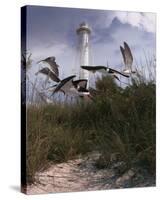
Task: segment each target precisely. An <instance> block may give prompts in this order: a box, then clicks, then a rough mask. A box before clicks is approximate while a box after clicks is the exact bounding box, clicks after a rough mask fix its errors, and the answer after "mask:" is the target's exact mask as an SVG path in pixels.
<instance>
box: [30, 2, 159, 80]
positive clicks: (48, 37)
mask: <svg viewBox="0 0 160 200" xmlns="http://www.w3.org/2000/svg"><path fill="white" fill-rule="evenodd" d="M83 21H85V22H87V23H88V24H89V26H90V27H91V29H92V33H91V36H90V47H91V48H90V62H91V64H93V65H96V64H98V65H106V64H107V61H108V63H109V65H110V66H113V67H114V68H116V69H118V70H122V63H123V62H122V55H121V52H120V49H119V46H120V45H123V41H126V42H127V43H128V44H129V46H130V47H131V50H132V53H133V56H134V64H135V62H136V63H138V65H145V64H146V59H145V55H144V54H146V55H147V57H152V56H155V53H156V52H155V51H156V30H155V29H156V25H155V23H156V15H155V14H154V13H140V12H123V11H107V10H92V9H77V8H76V9H74V8H58V7H41V6H29V7H28V10H27V50H28V51H29V52H31V53H32V59H33V66H32V68H31V69H30V71H29V73H30V75H31V76H32V77H33V76H34V73H35V72H36V71H37V70H38V67H40V66H38V65H37V64H36V62H37V61H38V60H41V59H43V58H46V57H48V56H55V57H56V60H57V63H58V64H59V65H60V78H64V77H66V76H67V75H70V74H73V73H74V69H76V68H77V67H78V65H79V61H78V58H77V55H78V53H77V45H78V38H77V37H78V36H77V35H76V29H77V28H78V26H79V24H80V23H81V22H83ZM41 65H42V64H41Z"/></svg>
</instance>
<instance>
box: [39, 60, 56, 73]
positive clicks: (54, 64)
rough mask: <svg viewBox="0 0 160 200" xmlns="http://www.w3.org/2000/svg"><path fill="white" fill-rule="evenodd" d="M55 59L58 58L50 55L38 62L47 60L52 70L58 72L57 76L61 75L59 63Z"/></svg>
mask: <svg viewBox="0 0 160 200" xmlns="http://www.w3.org/2000/svg"><path fill="white" fill-rule="evenodd" d="M55 60H56V58H55V57H54V56H52V57H48V58H46V59H44V60H40V61H39V62H38V63H40V62H46V63H47V64H49V66H50V67H51V70H52V72H54V73H55V74H56V76H57V77H59V69H58V67H59V65H58V64H57V63H56V61H55Z"/></svg>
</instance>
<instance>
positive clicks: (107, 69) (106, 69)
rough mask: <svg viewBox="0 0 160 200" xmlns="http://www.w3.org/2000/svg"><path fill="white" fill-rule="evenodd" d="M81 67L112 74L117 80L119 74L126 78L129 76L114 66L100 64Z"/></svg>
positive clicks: (93, 71)
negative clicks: (113, 67)
mask: <svg viewBox="0 0 160 200" xmlns="http://www.w3.org/2000/svg"><path fill="white" fill-rule="evenodd" d="M81 68H82V69H85V70H88V71H90V72H92V73H95V72H97V71H98V72H100V73H103V74H111V75H112V76H113V77H114V78H116V79H117V80H119V78H118V76H117V74H119V75H122V76H124V77H126V78H129V75H128V74H125V73H122V72H119V71H117V70H115V69H112V68H110V67H106V66H101V65H98V66H81ZM119 81H120V80H119Z"/></svg>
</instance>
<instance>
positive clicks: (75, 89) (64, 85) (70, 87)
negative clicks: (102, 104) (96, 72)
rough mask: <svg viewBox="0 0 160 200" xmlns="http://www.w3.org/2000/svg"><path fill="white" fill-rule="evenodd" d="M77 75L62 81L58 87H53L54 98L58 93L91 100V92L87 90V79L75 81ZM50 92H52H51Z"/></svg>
mask: <svg viewBox="0 0 160 200" xmlns="http://www.w3.org/2000/svg"><path fill="white" fill-rule="evenodd" d="M75 77H76V76H75V75H72V76H69V77H67V78H65V79H63V80H61V81H60V82H59V83H58V84H57V85H53V86H52V87H50V89H51V88H55V89H54V90H52V89H51V90H52V95H51V96H53V95H54V94H55V93H57V92H63V94H64V95H65V94H73V95H77V96H80V97H85V96H87V97H89V98H91V95H90V92H89V90H87V89H86V86H87V80H86V79H79V80H76V81H74V80H73V79H74V78H75ZM51 90H50V91H51Z"/></svg>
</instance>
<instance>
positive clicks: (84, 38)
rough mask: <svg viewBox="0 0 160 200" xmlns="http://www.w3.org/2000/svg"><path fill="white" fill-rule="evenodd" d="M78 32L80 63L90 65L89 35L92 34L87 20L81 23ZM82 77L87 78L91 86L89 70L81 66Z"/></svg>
mask: <svg viewBox="0 0 160 200" xmlns="http://www.w3.org/2000/svg"><path fill="white" fill-rule="evenodd" d="M77 34H78V36H79V52H80V65H89V36H90V34H91V29H90V28H89V26H88V24H86V23H85V22H83V23H81V24H80V26H79V28H78V29H77ZM79 78H80V79H87V80H88V85H87V87H88V86H89V72H88V71H87V70H83V69H81V68H80V71H79Z"/></svg>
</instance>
